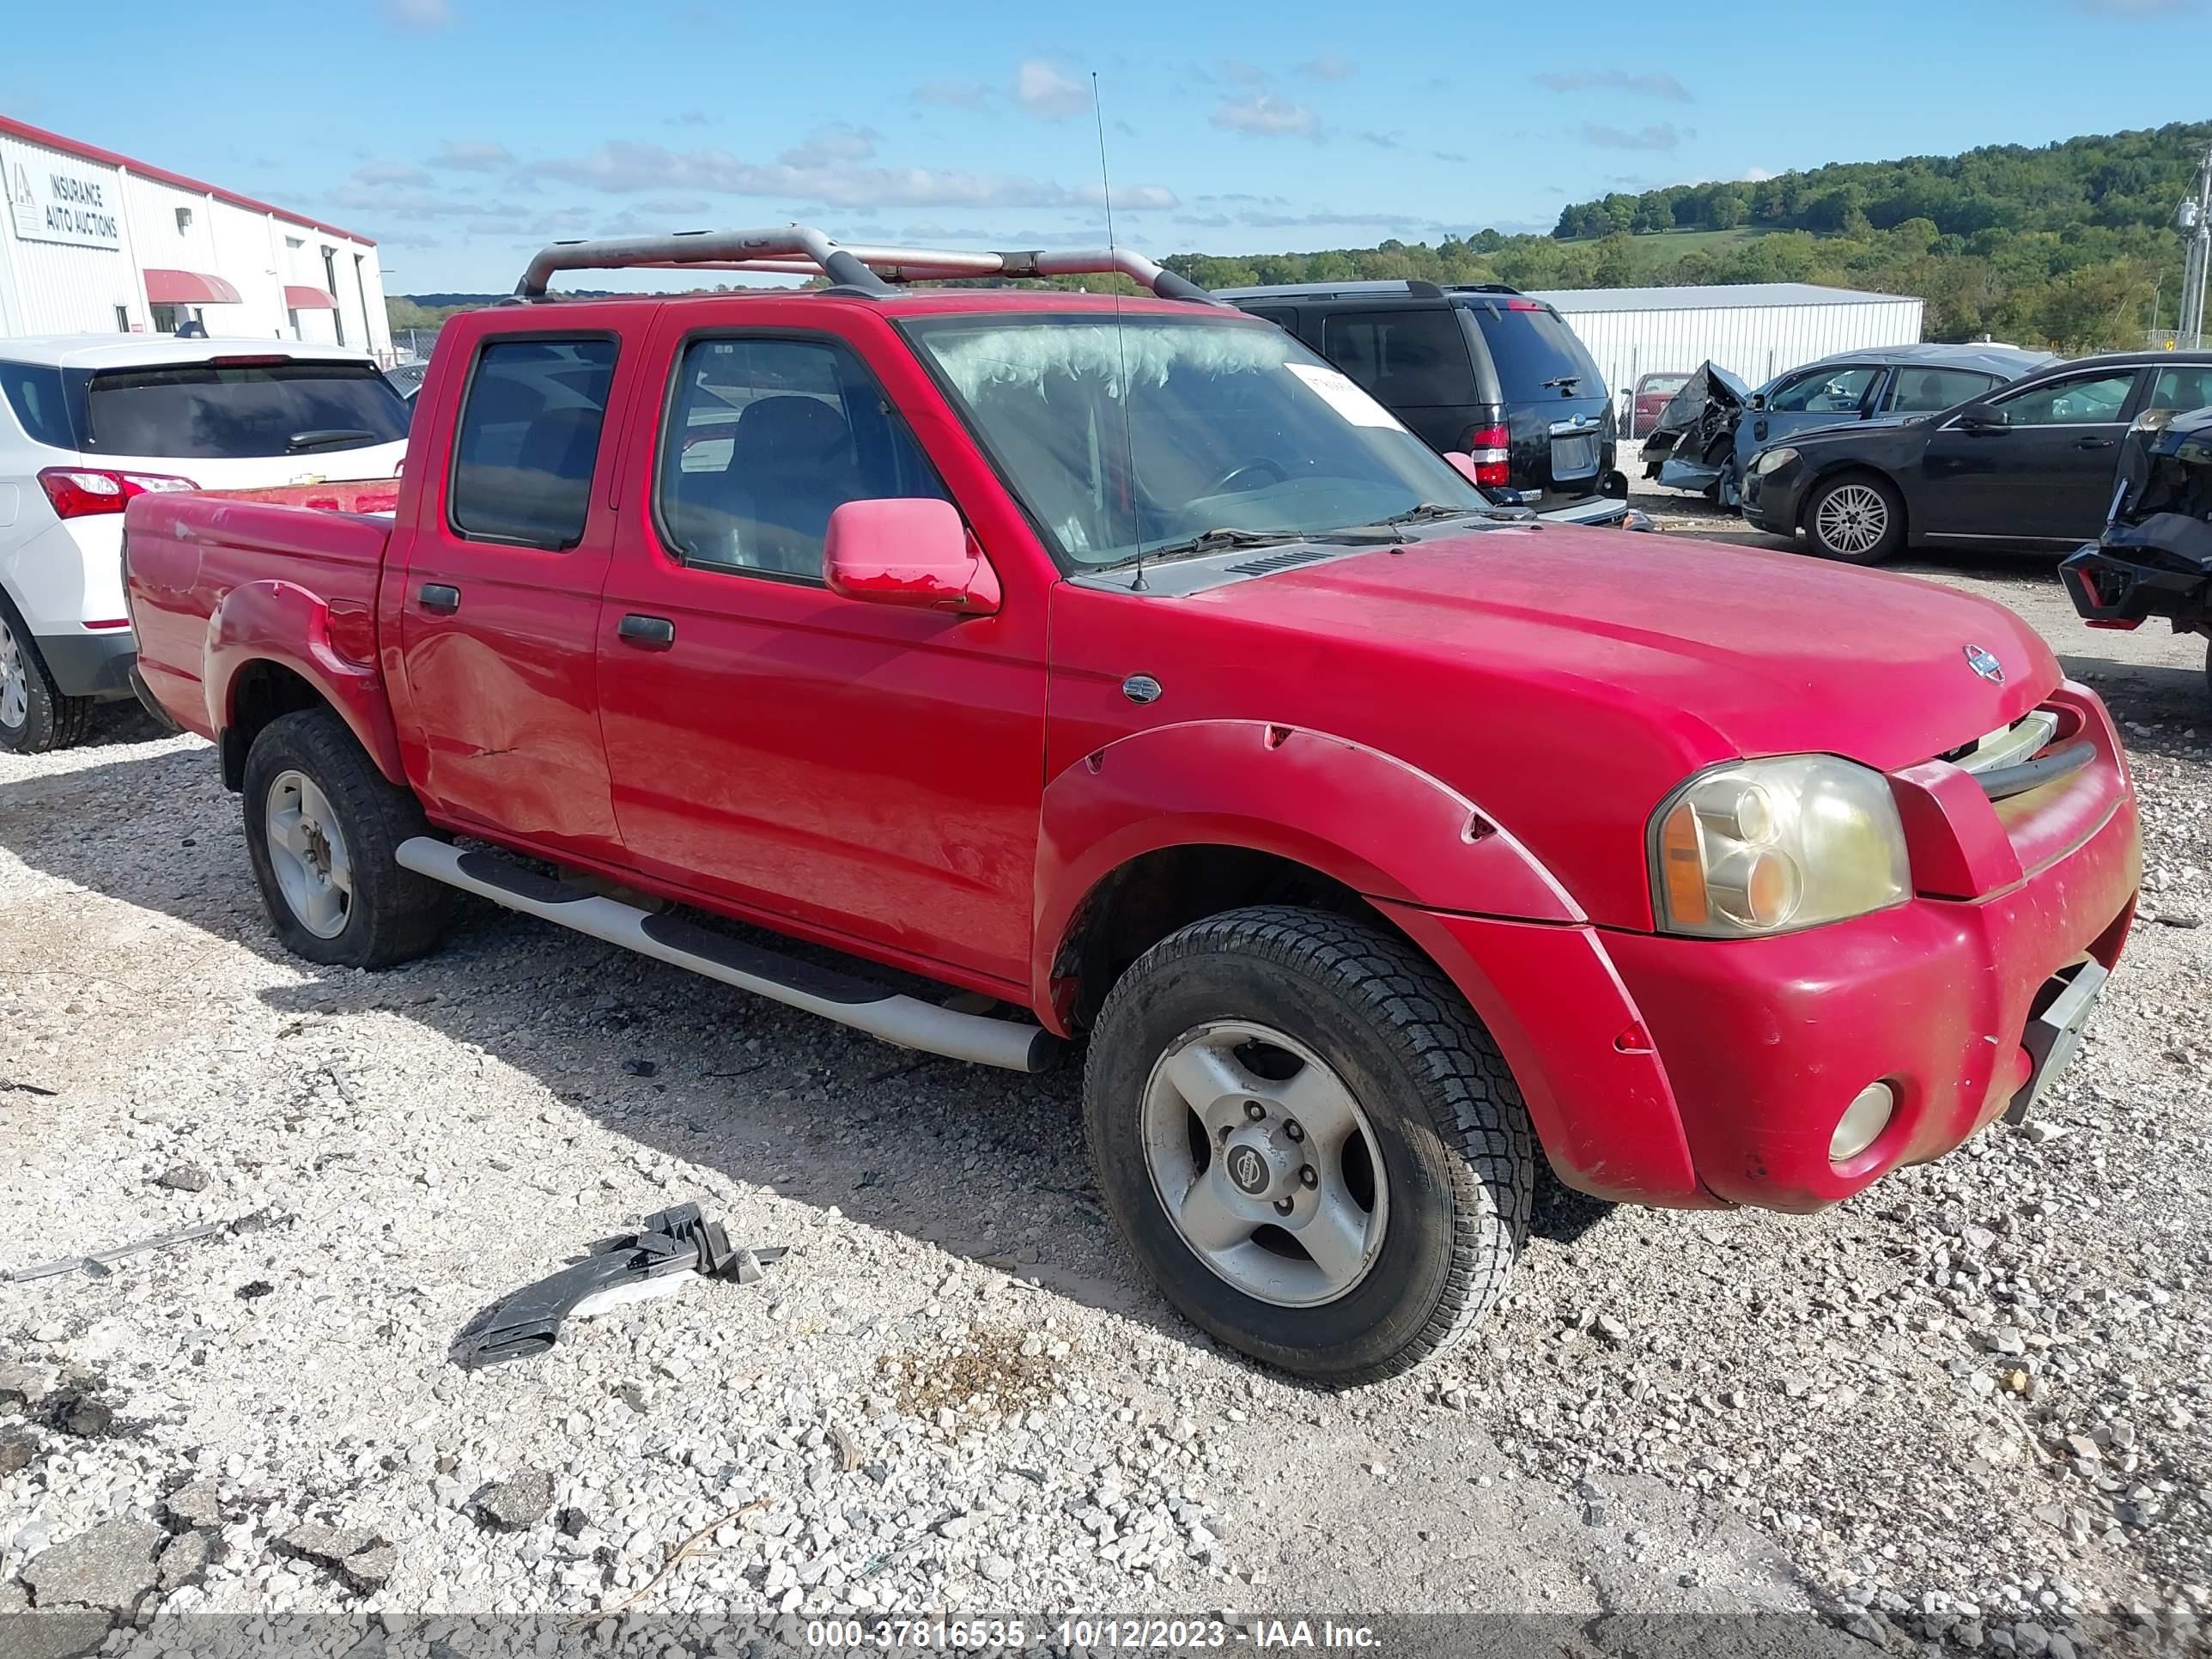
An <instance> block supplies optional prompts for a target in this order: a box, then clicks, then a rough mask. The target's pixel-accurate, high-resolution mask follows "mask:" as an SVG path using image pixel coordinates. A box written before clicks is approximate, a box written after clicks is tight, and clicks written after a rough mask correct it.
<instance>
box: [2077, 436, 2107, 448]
mask: <svg viewBox="0 0 2212 1659" xmlns="http://www.w3.org/2000/svg"><path fill="white" fill-rule="evenodd" d="M2074 447H2075V448H2076V449H2110V448H2111V447H2112V440H2111V439H2110V438H2076V439H2075V441H2074Z"/></svg>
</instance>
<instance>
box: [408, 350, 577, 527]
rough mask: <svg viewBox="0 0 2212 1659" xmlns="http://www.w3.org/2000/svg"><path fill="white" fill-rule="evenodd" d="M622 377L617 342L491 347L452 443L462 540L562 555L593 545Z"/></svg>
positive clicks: (451, 506) (455, 516)
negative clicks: (597, 479)
mask: <svg viewBox="0 0 2212 1659" xmlns="http://www.w3.org/2000/svg"><path fill="white" fill-rule="evenodd" d="M614 374H615V343H614V342H613V341H612V340H610V339H604V338H598V339H593V338H584V339H571V340H549V339H530V340H493V341H489V342H488V343H486V344H485V345H484V347H483V350H482V351H480V352H478V353H477V362H476V370H475V373H474V374H471V376H470V379H469V389H468V394H467V398H466V400H465V402H464V403H463V404H462V405H461V423H460V428H459V431H458V432H457V433H456V434H455V435H454V439H453V488H452V491H451V493H450V495H449V497H448V510H449V512H450V513H451V516H452V520H453V530H454V532H455V533H456V534H457V535H460V536H464V537H466V538H468V539H470V540H471V541H480V542H510V543H513V544H517V545H519V546H523V547H540V548H545V549H549V550H561V549H563V548H570V547H574V546H575V544H577V543H578V542H580V541H581V540H582V539H583V538H584V520H585V519H586V517H587V516H588V514H589V513H590V511H591V505H592V471H593V469H594V468H595V467H596V466H597V465H598V464H599V428H601V426H602V425H604V424H605V420H606V413H607V392H608V388H609V387H610V386H611V385H612V384H613V381H614Z"/></svg>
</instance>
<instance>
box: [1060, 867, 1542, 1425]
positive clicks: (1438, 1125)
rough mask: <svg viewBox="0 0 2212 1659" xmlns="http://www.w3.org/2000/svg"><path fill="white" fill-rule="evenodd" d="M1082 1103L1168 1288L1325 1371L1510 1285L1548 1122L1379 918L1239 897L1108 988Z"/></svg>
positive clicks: (1454, 996) (1116, 1201)
mask: <svg viewBox="0 0 2212 1659" xmlns="http://www.w3.org/2000/svg"><path fill="white" fill-rule="evenodd" d="M1084 1112H1085V1127H1086V1128H1087V1130H1088V1134H1089V1139H1090V1142H1091V1158H1092V1161H1093V1163H1094V1164H1095V1165H1096V1167H1097V1176H1098V1183H1099V1187H1100V1189H1101V1191H1102V1192H1103V1194H1104V1196H1105V1199H1106V1204H1107V1207H1108V1209H1109V1211H1110V1212H1112V1214H1113V1216H1114V1218H1115V1222H1116V1223H1117V1224H1118V1225H1120V1226H1121V1231H1122V1232H1123V1234H1124V1235H1125V1237H1127V1239H1128V1241H1129V1243H1130V1244H1131V1246H1132V1248H1133V1250H1134V1251H1135V1253H1136V1255H1137V1256H1138V1258H1139V1261H1140V1263H1141V1264H1142V1265H1143V1266H1144V1267H1145V1268H1146V1270H1147V1271H1148V1272H1149V1273H1151V1274H1152V1278H1153V1279H1155V1280H1156V1281H1157V1282H1158V1285H1159V1286H1160V1289H1161V1291H1163V1292H1164V1294H1165V1295H1166V1297H1167V1298H1168V1299H1169V1301H1170V1302H1171V1303H1173V1304H1175V1306H1176V1308H1177V1309H1178V1310H1180V1311H1181V1312H1182V1314H1183V1315H1184V1316H1187V1317H1188V1318H1189V1319H1190V1320H1191V1321H1192V1322H1193V1323H1194V1324H1196V1325H1198V1326H1200V1328H1203V1329H1205V1330H1206V1331H1207V1332H1208V1333H1210V1334H1212V1335H1213V1336H1215V1337H1216V1338H1218V1339H1219V1340H1221V1341H1223V1342H1224V1343H1226V1344H1227V1345H1228V1346H1231V1347H1233V1348H1236V1349H1237V1350H1238V1351H1239V1352H1243V1353H1246V1354H1249V1355H1250V1356H1251V1357H1253V1358H1255V1359H1259V1360H1261V1361H1264V1362H1265V1363H1267V1364H1271V1365H1275V1366H1278V1367H1279V1368H1281V1369H1282V1370H1286V1371H1291V1372H1295V1373H1297V1374H1298V1375H1300V1376H1307V1377H1310V1378H1312V1379H1314V1380H1316V1381H1317V1382H1322V1383H1328V1384H1331V1385H1334V1386H1349V1385H1355V1384H1359V1383H1371V1382H1376V1381H1379V1380H1381V1379H1382V1378H1383V1377H1387V1376H1395V1375H1397V1374H1398V1373H1400V1372H1402V1371H1406V1370H1411V1369H1412V1368H1413V1366H1415V1365H1417V1364H1420V1363H1421V1362H1422V1361H1423V1360H1424V1359H1425V1358H1429V1357H1430V1356H1431V1355H1432V1354H1435V1353H1437V1352H1442V1351H1443V1350H1444V1349H1445V1348H1448V1347H1449V1346H1452V1345H1454V1344H1455V1343H1456V1342H1458V1341H1459V1340H1462V1338H1464V1337H1465V1336H1466V1335H1467V1334H1468V1332H1469V1331H1470V1330H1471V1329H1472V1328H1474V1324H1475V1322H1476V1321H1477V1319H1478V1318H1479V1317H1480V1316H1481V1314H1482V1313H1483V1312H1484V1311H1485V1310H1486V1309H1488V1308H1489V1307H1490V1305H1491V1304H1492V1303H1493V1302H1495V1301H1496V1300H1497V1298H1498V1296H1499V1295H1500V1294H1501V1293H1502V1292H1503V1291H1504V1287H1505V1284H1506V1280H1507V1278H1508V1276H1509V1275H1510V1272H1511V1269H1512V1266H1513V1261H1514V1259H1515V1257H1516V1254H1517V1253H1518V1250H1519V1248H1520V1245H1521V1242H1522V1238H1523V1237H1525V1235H1526V1232H1527V1229H1528V1214H1529V1208H1530V1200H1531V1195H1532V1193H1533V1191H1534V1181H1535V1158H1534V1139H1533V1137H1532V1135H1531V1134H1530V1132H1529V1128H1528V1115H1527V1113H1526V1110H1525V1109H1524V1108H1523V1107H1522V1101H1521V1097H1520V1093H1519V1091H1518V1090H1517V1089H1516V1087H1515V1085H1514V1083H1513V1079H1512V1074H1511V1073H1510V1072H1509V1071H1508V1070H1507V1068H1506V1066H1505V1062H1504V1059H1503V1058H1502V1057H1501V1056H1500V1055H1499V1054H1498V1049H1497V1047H1496V1045H1495V1044H1493V1043H1492V1042H1491V1040H1490V1037H1489V1035H1488V1034H1487V1033H1486V1032H1485V1031H1484V1030H1482V1028H1481V1026H1480V1024H1477V1023H1476V1021H1475V1019H1474V1017H1473V1015H1472V1013H1471V1012H1469V1011H1468V1008H1467V1006H1466V1005H1465V1003H1464V1002H1463V1001H1462V1000H1461V998H1460V996H1459V994H1458V993H1457V991H1456V990H1455V989H1454V988H1453V987H1452V986H1451V985H1450V983H1449V981H1446V980H1445V979H1444V978H1443V975H1441V974H1439V973H1438V972H1437V969H1436V968H1435V967H1434V966H1433V965H1432V964H1431V963H1429V962H1428V961H1426V960H1425V958H1424V957H1421V956H1419V954H1418V953H1417V952H1415V951H1413V950H1412V949H1411V948H1410V947H1408V946H1407V945H1406V944H1405V943H1404V942H1403V941H1402V940H1400V939H1395V938H1394V937H1393V936H1391V935H1389V934H1388V933H1384V932H1383V931H1382V930H1381V929H1379V928H1377V927H1372V926H1370V925H1368V924H1366V923H1364V922H1359V921H1349V920H1346V918H1343V917H1340V916H1335V915H1328V914H1324V913H1322V912H1318V911H1312V910H1305V909H1295V908H1283V907H1273V906H1268V907H1255V908H1249V909H1243V910H1232V911H1228V912H1225V913H1224V914H1223V915H1217V916H1211V917H1208V918H1206V920H1204V921H1199V922H1195V923H1194V924H1192V925H1191V926H1190V927H1186V928H1184V929H1183V930H1182V932H1180V933H1176V934H1174V935H1172V936H1170V938H1168V939H1164V940H1163V941H1162V942H1161V943H1159V944H1158V945H1154V946H1153V947H1152V949H1151V950H1150V951H1146V953H1145V954H1144V956H1142V957H1139V959H1138V960H1137V962H1136V963H1134V964H1133V966H1132V967H1131V968H1130V969H1129V970H1128V971H1127V973H1126V974H1124V975H1122V976H1121V980H1120V981H1119V982H1118V983H1116V985H1115V987H1114V990H1113V992H1112V994H1110V995H1109V997H1108V998H1107V1000H1106V1006H1105V1007H1104V1008H1103V1010H1102V1011H1101V1012H1100V1014H1099V1018H1098V1024H1097V1029H1096V1030H1094V1031H1093V1033H1092V1035H1091V1054H1090V1060H1089V1064H1088V1067H1087V1069H1086V1072H1085V1078H1084Z"/></svg>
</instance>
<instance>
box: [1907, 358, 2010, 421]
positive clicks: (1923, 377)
mask: <svg viewBox="0 0 2212 1659" xmlns="http://www.w3.org/2000/svg"><path fill="white" fill-rule="evenodd" d="M2002 384H2003V382H2002V381H2001V380H1998V379H1997V378H1996V376H1995V375H1993V374H1976V373H1975V372H1974V371H1973V370H1972V369H1970V368H1900V369H1899V370H1898V371H1897V385H1896V386H1895V387H1894V388H1893V390H1892V391H1891V392H1890V394H1889V406H1890V408H1891V409H1892V410H1894V411H1895V412H1896V413H1898V414H1900V415H1933V414H1934V413H1935V412H1936V410H1939V409H1949V408H1951V407H1952V406H1953V405H1954V404H1963V403H1965V402H1966V401H1967V400H1968V399H1969V398H1978V397H1980V396H1981V395H1982V393H1984V392H1987V391H1989V390H1990V388H1991V387H1992V386H2002Z"/></svg>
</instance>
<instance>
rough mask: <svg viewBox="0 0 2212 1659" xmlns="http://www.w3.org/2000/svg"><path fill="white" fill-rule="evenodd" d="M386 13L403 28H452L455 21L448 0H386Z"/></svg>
mask: <svg viewBox="0 0 2212 1659" xmlns="http://www.w3.org/2000/svg"><path fill="white" fill-rule="evenodd" d="M384 15H386V17H388V18H389V19H391V20H392V21H393V22H394V23H397V24H398V26H399V27H401V28H403V29H442V28H450V27H453V8H452V7H451V6H449V5H447V3H446V0H384Z"/></svg>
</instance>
